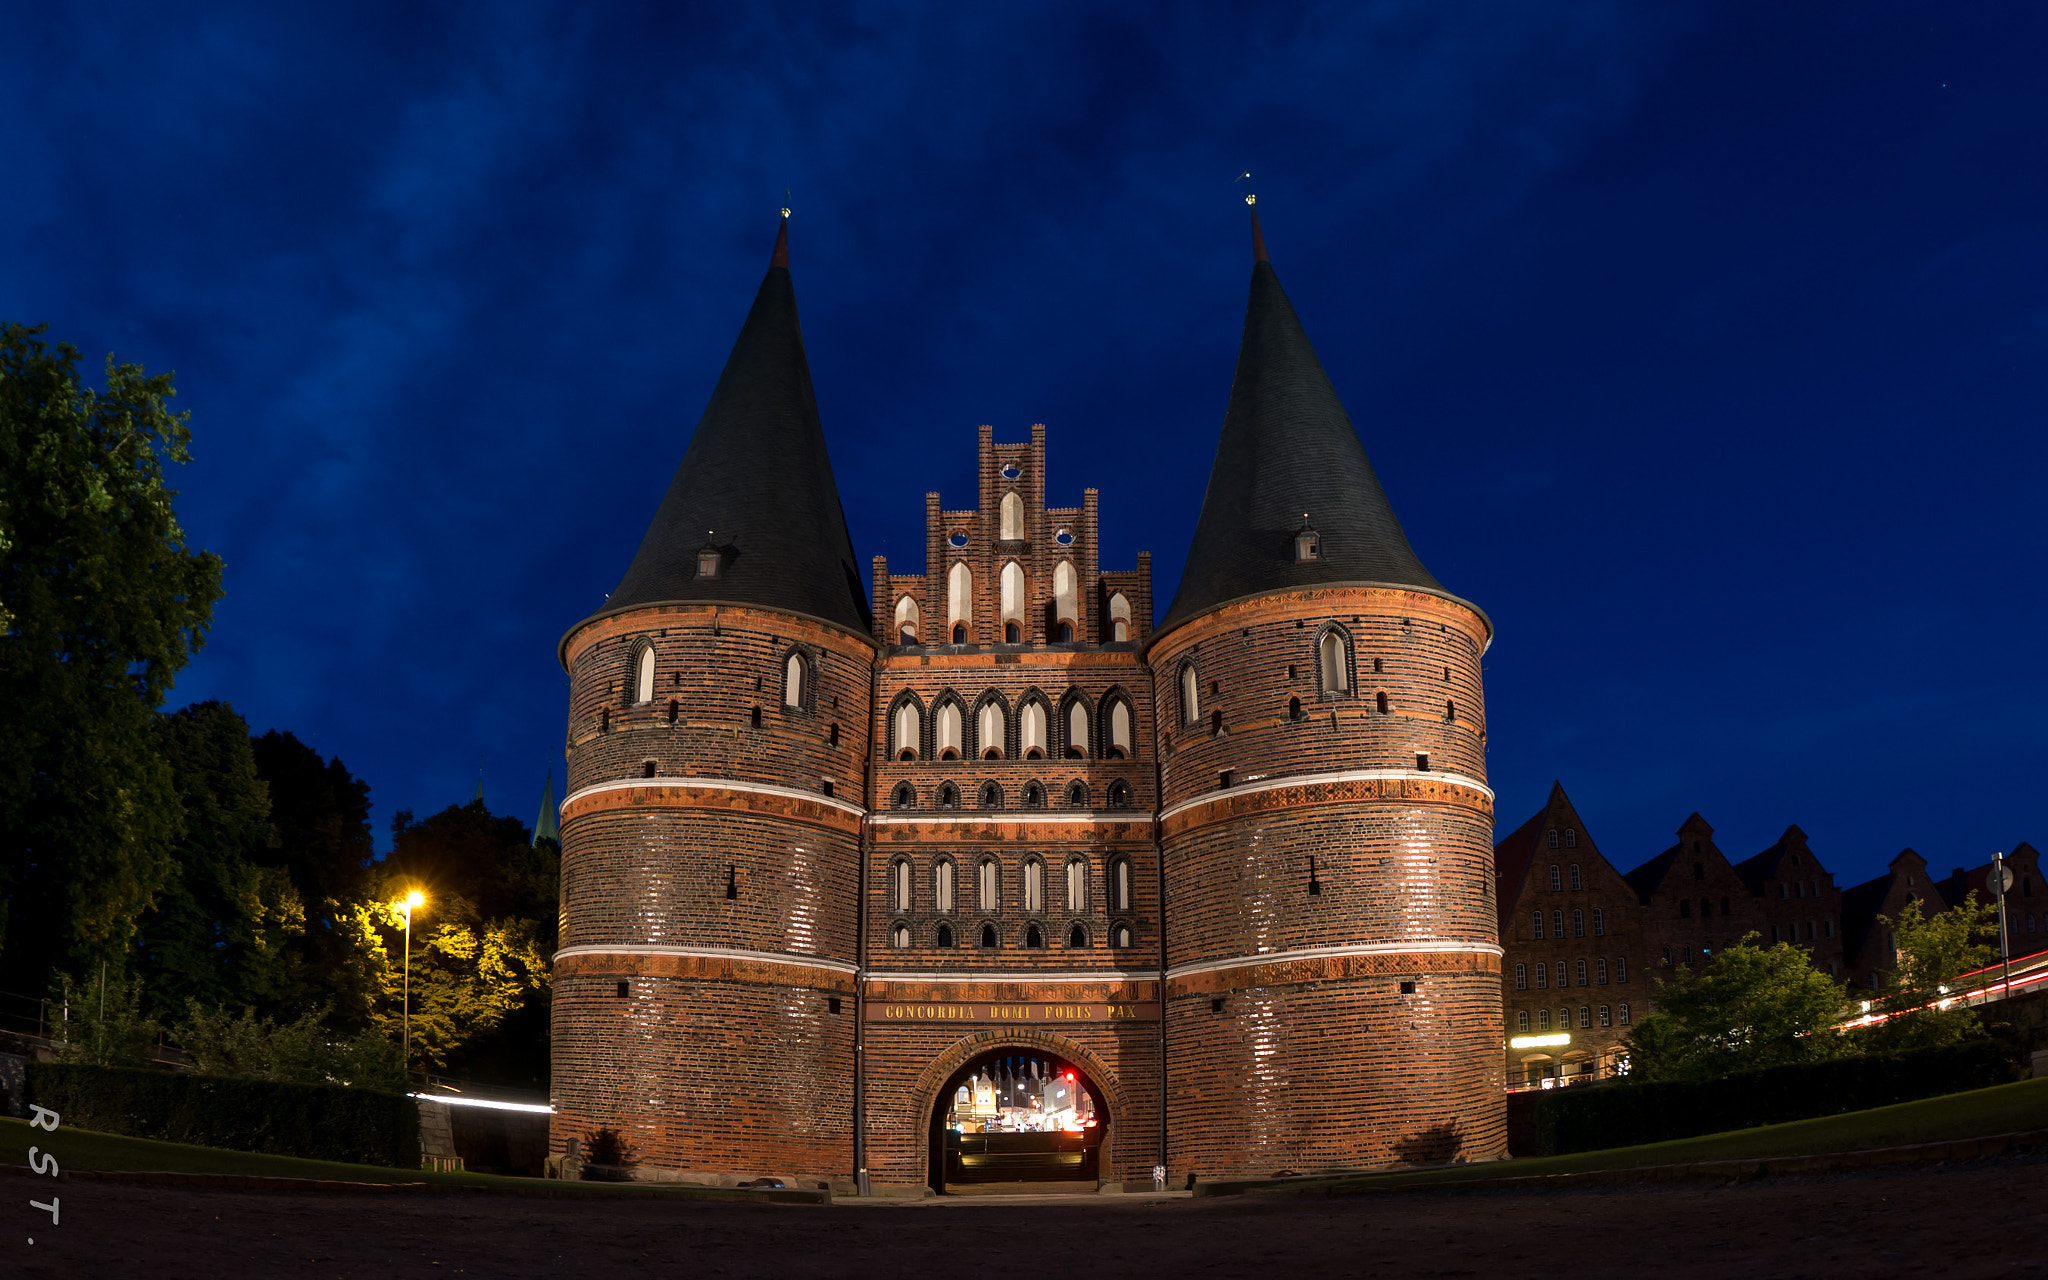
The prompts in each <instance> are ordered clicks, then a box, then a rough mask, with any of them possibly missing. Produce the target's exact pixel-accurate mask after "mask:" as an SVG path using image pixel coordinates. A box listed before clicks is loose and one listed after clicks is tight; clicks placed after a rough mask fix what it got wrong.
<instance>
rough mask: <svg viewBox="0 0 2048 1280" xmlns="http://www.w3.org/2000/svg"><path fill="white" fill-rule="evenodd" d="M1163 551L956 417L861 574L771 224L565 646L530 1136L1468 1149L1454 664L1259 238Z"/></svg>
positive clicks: (724, 1151)
mask: <svg viewBox="0 0 2048 1280" xmlns="http://www.w3.org/2000/svg"><path fill="white" fill-rule="evenodd" d="M1253 237H1254V250H1255V252H1254V259H1255V260H1254V266H1253V271H1252V279H1251V290H1250V299H1249V302H1248V305H1247V310H1246V317H1245V327H1244V336H1243V342H1242V346H1241V349H1240V353H1239V358H1238V364H1237V369H1236V374H1235V377H1234V380H1233V384H1232V388H1231V394H1230V400H1229V403H1228V406H1227V408H1226V411H1225V415H1224V424H1223V430H1222V435H1221V440H1220V442H1219V445H1218V449H1217V456H1216V461H1215V465H1214V469H1213V471H1212V473H1211V476H1210V480H1209V486H1208V491H1207V493H1206V495H1205V497H1204V500H1203V505H1202V509H1201V514H1200V517H1199V519H1198V522H1197V526H1196V531H1195V537H1194V542H1193V546H1192V549H1191V551H1190V553H1189V557H1188V563H1187V567H1186V570H1185V572H1184V574H1183V576H1182V580H1181V582H1180V585H1179V588H1178V591H1177V593H1176V595H1175V596H1174V598H1173V601H1172V603H1171V605H1170V606H1169V607H1168V608H1167V609H1166V611H1165V614H1164V616H1163V619H1162V621H1161V622H1160V624H1159V626H1158V627H1157V629H1156V630H1155V629H1154V627H1153V625H1152V618H1153V598H1152V584H1151V573H1150V564H1149V558H1148V557H1147V556H1145V555H1142V554H1141V555H1140V556H1139V558H1138V563H1137V565H1136V566H1135V568H1134V569H1130V570H1111V569H1105V568H1104V567H1103V566H1102V565H1101V563H1100V561H1099V558H1098V554H1097V545H1098V531H1099V523H1098V522H1099V518H1100V513H1099V510H1098V504H1097V496H1096V492H1095V491H1094V490H1092V489H1091V490H1088V491H1086V493H1085V496H1084V499H1083V503H1082V505H1081V507H1079V508H1076V509H1057V508H1050V507H1048V506H1047V505H1046V492H1047V486H1046V476H1045V436H1044V429H1043V428H1042V427H1034V428H1033V429H1032V433H1031V439H1030V441H1029V442H1028V443H1020V444H1003V443H999V442H997V441H996V440H995V439H994V435H993V432H992V431H991V430H990V429H989V428H987V427H983V428H982V429H981V434H980V441H979V446H980V453H979V493H978V494H977V501H976V504H975V505H974V506H973V507H971V508H967V509H958V510H948V509H946V508H944V507H943V506H942V505H941V504H940V501H939V496H938V495H937V494H929V495H927V497H926V505H925V526H926V530H925V532H926V539H925V563H924V565H923V572H922V573H919V574H909V575H905V574H892V573H891V572H890V571H889V566H888V565H887V564H886V563H885V562H884V561H882V560H880V559H879V558H878V559H876V560H874V561H873V562H872V563H871V565H870V569H869V573H868V575H867V578H866V581H865V583H864V582H863V580H862V577H861V575H860V574H859V573H858V571H857V569H856V567H855V565H856V560H855V557H854V552H853V548H852V544H851V539H850V538H849V536H848V534H847V530H846V523H845V519H844V516H843V514H842V511H841V507H840V502H839V497H838V492H837V489H836V486H835V484H834V481H833V477H832V470H831V464H830V462H829V460H828V458H827V456H826V449H825V443H824V436H823V433H822V429H821V427H820V425H819V420H818V413H817V407H816V403H815V399H814V397H813V395H812V391H811V384H810V375H809V370H808V365H807V362H806V358H805V355H804V348H803V340H802V335H801V331H800V329H799V327H798V322H797V313H796V304H795V294H794V290H793V287H792V284H791V279H790V274H789V271H788V253H787V227H786V225H785V226H784V227H782V228H781V229H779V231H778V235H777V240H776V246H775V252H774V255H773V258H772V259H771V265H770V268H769V271H768V275H767V278H766V279H765V280H764V281H763V283H762V285H761V289H760V291H759V293H758V294H757V296H756V298H755V300H754V304H753V308H752V310H751V311H750V313H749V314H748V316H747V319H746V321H745V323H744V325H743V326H742V328H741V331H740V334H739V337H738V340H737V341H736V342H735V344H734V347H733V351H732V355H731V357H730V358H729V360H728V362H727V364H726V367H725V370H724V372H723V373H722V374H721V375H720V378H719V381H718V384H717V387H716V388H715V390H714V391H713V393H712V396H711V400H710V403H709V405H708V406H707V407H706V409H705V411H704V415H703V417H702V419H701V420H700V422H699V424H698V427H697V431H696V434H695V436H694V437H693V438H692V439H691V441H690V444H689V447H688V450H687V452H686V453H685V454H684V457H683V459H682V463H681V465H680V467H679V468H678V470H677V472H676V476H675V479H674V481H673V483H672V484H671V486H670V488H669V491H668V493H667V494H666V496H665V497H664V498H663V500H662V503H661V505H660V507H659V509H658V510H657V511H656V513H655V515H654V519H653V521H652V523H651V525H650V527H649V529H648V532H647V535H646V537H645V539H644V540H643V542H642V544H641V547H640V549H639V551H638V553H637V554H636V555H635V557H634V559H633V561H632V563H631V565H630V567H629V568H628V569H627V571H626V573H625V576H624V577H623V578H622V580H621V581H620V583H619V585H618V588H617V589H616V590H615V591H614V592H613V593H612V594H611V596H610V597H609V598H608V599H607V602H606V604H605V607H604V608H603V609H602V610H600V611H599V612H598V613H597V614H595V615H593V616H591V617H589V618H586V619H584V620H583V621H581V622H579V623H577V624H576V625H575V626H574V627H572V628H571V629H570V630H569V632H568V633H567V635H565V636H564V638H563V640H562V642H561V646H560V657H561V660H562V662H563V665H564V667H565V668H566V669H567V671H568V672H569V675H570V684H571V694H570V709H569V731H568V748H567V749H568V761H569V784H568V793H567V797H566V799H565V800H564V801H563V803H562V806H561V841H562V850H563V852H562V915H563V922H562V938H563V947H562V950H561V951H560V953H559V954H558V957H557V967H556V991H555V1003H554V1036H553V1042H554V1092H555V1099H554V1100H555V1108H556V1114H555V1120H554V1134H553V1143H554V1147H555V1150H556V1151H557V1152H566V1151H567V1149H568V1145H569V1143H570V1141H571V1140H572V1139H577V1138H580V1137H581V1136H583V1135H585V1134H587V1133H588V1132H589V1131H591V1130H593V1129H595V1128H597V1127H601V1126H606V1127H613V1128H616V1129H618V1130H620V1131H621V1132H623V1133H624V1134H625V1135H626V1136H627V1137H628V1139H629V1140H630V1141H631V1142H632V1143H633V1144H634V1145H635V1146H636V1147H637V1148H638V1150H639V1153H640V1158H641V1160H642V1162H643V1170H644V1171H645V1172H646V1174H647V1175H648V1176H660V1177H680V1178H686V1179H691V1180H704V1181H733V1180H737V1179H741V1178H747V1177H754V1176H760V1175H771V1176H778V1177H782V1178H785V1179H801V1180H803V1181H806V1182H811V1181H815V1182H821V1183H829V1184H833V1185H836V1186H839V1187H842V1188H844V1187H850V1186H853V1185H857V1182H858V1179H857V1175H859V1174H865V1175H866V1178H867V1179H868V1180H869V1181H870V1182H871V1184H872V1185H873V1186H874V1187H875V1188H876V1189H878V1190H894V1191H915V1190H917V1189H919V1188H923V1187H934V1188H939V1189H944V1188H946V1187H948V1186H960V1185H965V1184H970V1183H973V1182H977V1181H1003V1180H1009V1179H1014V1178H1028V1179H1041V1178H1043V1179H1058V1180H1066V1181H1069V1182H1071V1183H1076V1184H1082V1183H1085V1182H1087V1181H1090V1180H1093V1181H1099V1182H1103V1183H1112V1184H1114V1183H1139V1184H1143V1185H1150V1181H1151V1176H1152V1169H1153V1166H1154V1165H1155V1164H1164V1165H1166V1166H1167V1167H1168V1170H1169V1176H1170V1177H1171V1178H1172V1179H1173V1180H1174V1181H1175V1182H1176V1184H1178V1183H1179V1182H1180V1181H1181V1180H1183V1179H1184V1177H1185V1176H1187V1175H1191V1174H1194V1175H1199V1176H1200V1177H1202V1178H1205V1179H1206V1178H1216V1177H1231V1176H1246V1175H1261V1176H1262V1175H1270V1174H1273V1173H1275V1172H1279V1171H1282V1170H1292V1171H1296V1172H1308V1171H1312V1170H1322V1169H1337V1168H1361V1167H1371V1166H1377V1165H1384V1164H1389V1163H1396V1162H1401V1161H1415V1160H1436V1159H1443V1158H1446V1157H1448V1156H1451V1155H1453V1154H1456V1155H1460V1156H1462V1157H1465V1158H1480V1159H1483V1158H1491V1157H1494V1156H1498V1155H1499V1154H1501V1153H1502V1151H1503V1149H1504V1127H1503V1105H1502V1098H1501V1084H1502V1078H1501V1070H1502V1066H1501V1058H1500V1052H1501V1009H1502V1005H1501V972H1500V954H1501V953H1500V947H1499V945H1498V941H1497V922H1496V913H1495V904H1494V885H1493V877H1492V874H1491V868H1492V849H1491V844H1492V821H1493V814H1492V803H1493V796H1492V793H1491V791H1489V790H1488V789H1487V787H1486V785H1485V777H1486V765H1485V745H1484V744H1485V707H1484V699H1483V694H1482V690H1481V684H1480V665H1479V663H1480V655H1481V654H1482V653H1483V652H1484V651H1485V649H1486V647H1487V645H1488V644H1489V643H1490V641H1491V638H1492V626H1491V623H1490V622H1489V621H1488V620H1487V618H1486V616H1485V615H1484V614H1483V613H1482V612H1480V610H1479V609H1478V608H1476V607H1475V606H1473V605H1471V604H1469V603H1467V602H1465V601H1463V600H1460V599H1459V598H1457V597H1456V596H1453V595H1451V594H1449V593H1448V592H1447V591H1446V590H1445V589H1444V588H1443V587H1442V586H1441V585H1439V584H1438V583H1437V582H1436V580H1435V579H1434V578H1433V577H1431V576H1430V574H1429V573H1428V571H1427V570H1426V569H1424V568H1423V566H1422V564H1421V562H1420V560H1419V559H1417V557H1416V555H1415V553H1414V552H1413V550H1411V549H1410V547H1409V545H1408V542H1407V540H1406V537H1405V536H1404V535H1403V533H1402V531H1401V527H1400V524H1399V522H1398V520H1397V519H1396V518H1395V516H1394V513H1393V510H1392V508H1391V506H1390V505H1389V504H1388V502H1387V499H1386V497H1385V495H1384V493H1383V492H1382V491H1381V489H1380V485H1379V482H1378V480H1377V478H1376V477H1375V475H1374V473H1373V470H1372V466H1371V463H1370V462H1369V461H1368V460H1367V458H1366V455H1365V452H1364V450H1363V448H1362V446H1361V445H1360V443H1359V439H1358V435H1357V432H1356V431H1355V429H1354V428H1353V427H1352V425H1351V422H1350V419H1349V418H1348V416H1347V415H1346V414H1345V411H1344V409H1343V406H1342V405H1341V404H1340V403H1339V401H1338V399H1337V396H1336V394H1335V391H1334V390H1333V389H1332V387H1331V386H1330V384H1329V381H1328V379H1327V377H1326V376H1325V375H1324V373H1323V370H1322V367H1321V364H1320V362H1319V361H1318V360H1317V358H1316V356H1315V353H1314V350H1313V349H1312V347H1311V346H1310V344H1309V341H1308V338H1307V336H1306V334H1305V333H1304V332H1303V330H1302V328H1301V325H1300V322H1299V320H1298V319H1297V318H1296V316H1295V313H1294V311H1293V308H1292V306H1291V305H1290V304H1289V302H1288V300H1287V297H1286V295H1285V293H1284V292H1283V291H1282V290H1281V287H1280V284H1279V280H1278V278H1277V276H1276V275H1275V274H1274V271H1273V268H1272V266H1271V265H1270V263H1269V262H1268V261H1267V259H1266V254H1265V251H1264V247H1263V244H1262V242H1260V240H1259V238H1258V228H1257V223H1256V220H1254V223H1253Z"/></svg>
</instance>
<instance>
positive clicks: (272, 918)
mask: <svg viewBox="0 0 2048 1280" xmlns="http://www.w3.org/2000/svg"><path fill="white" fill-rule="evenodd" d="M155 738H156V744H157V748H158V751H159V752H160V754H161V755H162V757H163V759H164V760H165V762H166V763H167V764H168V765H169V767H170V772H171V784H172V789H173V791H174V792H175V793H176V795H177V798H178V806H179V814H178V819H179V820H178V823H177V829H178V835H177V838H176V839H175V840H174V842H173V844H172V850H171V868H172V869H171V874H170V876H169V878H168V880H167V881H166V882H165V884H164V885H163V887H162V888H161V889H159V890H158V891H157V894H156V895H155V900H154V902H153V904H152V905H151V907H150V909H149V910H148V911H146V912H145V913H144V914H143V917H142V920H141V922H140V924H139V926H138V930H137V938H136V950H137V965H138V970H139V972H140V974H141V975H142V976H143V978H144V980H145V984H146V989H147V992H148V1000H149V1006H150V1008H151V1009H152V1011H154V1012H155V1013H156V1014H158V1015H159V1016H161V1017H165V1018H170V1017H175V1016H176V1015H177V1014H178V1012H179V1011H180V1010H182V1009H184V1008H185V1006H186V1005H187V1004H188V1003H189V1002H192V1001H198V1002H200V1003H204V1004H209V1005H219V1004H233V1005H259V1006H261V1007H263V1008H264V1009H266V1010H269V1011H272V1012H276V1011H280V1010H283V1009H286V1008H304V1007H305V1004H306V1001H305V996H306V992H305V990H304V989H303V988H304V987H305V985H306V983H305V978H306V975H307V972H308V967H307V966H306V965H305V964H304V962H303V959H302V957H300V956H299V955H297V954H295V952H294V950H293V944H294V942H295V941H296V940H297V939H298V938H299V937H300V936H301V935H303V934H304V933H305V929H306V911H305V907H304V905H303V903H302V902H301V901H300V898H299V894H298V890H297V888H296V887H295V886H294V885H293V884H292V881H291V877H290V876H289V875H287V874H286V872H285V871H284V869H283V868H281V867H277V866H270V865H265V863H267V862H270V861H272V860H273V858H272V857H271V854H272V846H273V845H275V843H276V833H275V831H274V830H273V828H272V826H271V821H270V797H269V788H268V787H267V786H266V785H265V784H264V782H263V779H262V778H260V777H258V776H257V772H256V756H255V752H254V751H253V750H252V749H251V746H250V741H249V726H248V725H247V724H246V723H244V722H243V720H242V717H241V716H239V715H237V714H235V710H234V708H233V707H230V706H228V705H227V704H226V703H222V702H202V703H197V704H195V705H193V706H189V707H186V708H184V709H183V710H181V711H177V712H173V713H172V714H170V715H167V716H162V717H159V718H158V720H157V723H156V733H155Z"/></svg>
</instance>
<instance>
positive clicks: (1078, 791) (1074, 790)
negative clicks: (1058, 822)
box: [1067, 778, 1088, 809]
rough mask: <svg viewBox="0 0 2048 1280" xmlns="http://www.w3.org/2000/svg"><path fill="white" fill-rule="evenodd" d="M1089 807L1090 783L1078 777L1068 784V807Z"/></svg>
mask: <svg viewBox="0 0 2048 1280" xmlns="http://www.w3.org/2000/svg"><path fill="white" fill-rule="evenodd" d="M1087 807H1088V784H1087V783H1085V782H1083V781H1081V780H1080V779H1079V778H1076V779H1074V780H1073V781H1072V782H1069V783H1068V784H1067V808H1069V809H1086V808H1087Z"/></svg>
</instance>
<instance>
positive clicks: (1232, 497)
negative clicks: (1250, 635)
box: [1155, 217, 1448, 635]
mask: <svg viewBox="0 0 2048 1280" xmlns="http://www.w3.org/2000/svg"><path fill="white" fill-rule="evenodd" d="M1252 236H1253V246H1254V257H1255V259H1256V261H1254V263H1253V264H1252V286H1251V300H1250V302H1249V303H1248V304H1247V305H1246V307H1245V316H1244V340H1243V342H1242V344H1241V345H1240V346H1239V348H1238V353H1237V374H1236V377H1235V378H1234V379H1233V380H1232V382H1231V385H1230V406H1229V408H1228V409H1226V410H1225V411H1224V414H1223V437H1222V439H1221V440H1219V441H1218V442H1217V445H1216V463H1215V466H1214V467H1212V468H1211V469H1210V472H1209V490H1208V493H1207V494H1206V495H1205V496H1204V497H1203V499H1202V514H1201V518H1200V519H1199V520H1198V521H1197V522H1196V524H1195V539H1194V544H1193V545H1192V546H1191V547H1190V548H1189V550H1188V562H1187V568H1186V569H1185V570H1183V571H1182V573H1181V579H1180V590H1179V591H1178V592H1177V593H1176V594H1175V595H1174V598H1173V606H1172V607H1171V608H1169V609H1168V610H1167V611H1166V618H1165V620H1164V621H1162V622H1161V623H1160V625H1159V631H1158V633H1155V635H1156V634H1163V633H1164V632H1166V631H1168V630H1170V629H1171V628H1173V627H1175V626H1178V625H1179V624H1180V623H1183V622H1186V621H1188V620H1189V619H1191V618H1194V617H1197V616H1199V615H1201V614H1203V613H1206V612H1208V611H1209V610H1211V609H1213V608H1215V607H1216V606H1218V605H1221V604H1225V603H1227V602H1229V601H1231V600H1237V599H1241V598H1243V597H1245V596H1253V595H1263V594H1265V593H1267V592H1270V591H1285V590H1291V589H1297V588H1301V587H1307V586H1314V585H1316V584H1319V583H1334V582H1375V583H1390V584H1393V585H1397V586H1410V587H1420V588H1423V589H1424V590H1428V591H1432V592H1436V593H1438V594H1448V593H1447V592H1445V591H1444V589H1443V587H1442V586H1441V585H1440V584H1439V583H1438V582H1437V580H1436V579H1435V578H1433V577H1431V576H1430V573H1429V570H1427V569H1425V568H1423V567H1422V561H1421V560H1419V559H1417V558H1416V555H1415V552H1414V550H1413V549H1412V548H1411V547H1409V545H1408V538H1407V535H1405V534H1403V533H1402V532H1401V522H1400V521H1399V520H1398V519H1396V518H1395V516H1394V509H1393V507H1392V506H1390V505H1388V503H1387V495H1386V494H1385V493H1384V492H1383V491H1381V489H1380V482H1379V477H1378V476H1376V475H1374V474H1373V469H1372V462H1371V461H1370V460H1369V459H1367V458H1366V456H1365V446H1364V445H1362V444H1360V443H1359V441H1358V432H1357V430H1356V429H1355V428H1354V427H1353V426H1352V425H1351V418H1350V416H1349V415H1348V414H1346V413H1345V412H1344V406H1343V404H1342V403H1340V402H1339V401H1338V399H1337V392H1336V389H1335V388H1333V387H1331V385H1330V379H1329V376H1328V375H1327V374H1325V373H1324V372H1323V364H1322V361H1320V360H1318V359H1317V358H1316V353H1315V348H1314V347H1312V346H1310V345H1309V340H1308V335H1307V334H1306V333H1304V332H1303V331H1302V328H1301V320H1300V319H1299V318H1298V317H1297V316H1296V315H1295V314H1294V306H1293V304H1292V303H1290V302H1289V301H1288V300H1287V294H1286V291H1284V290H1283V289H1281V287H1280V277H1279V276H1277V275H1275V274H1274V272H1273V264H1272V263H1270V262H1268V261H1267V260H1266V253H1265V245H1264V243H1263V240H1262V239H1261V238H1260V237H1259V229H1258V220H1257V218H1256V217H1254V218H1253V220H1252ZM1304 515H1306V517H1307V521H1308V524H1309V525H1310V527H1312V528H1313V529H1314V530H1315V531H1316V533H1317V534H1318V535H1319V538H1320V543H1321V547H1320V550H1321V555H1320V557H1319V558H1318V559H1315V560H1309V561H1304V562H1297V561H1296V560H1295V559H1294V535H1295V533H1296V532H1297V531H1298V530H1300V529H1301V527H1302V520H1303V517H1304Z"/></svg>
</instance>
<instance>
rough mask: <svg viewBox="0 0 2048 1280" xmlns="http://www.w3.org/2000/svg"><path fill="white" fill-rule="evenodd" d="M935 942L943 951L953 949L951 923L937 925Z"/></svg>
mask: <svg viewBox="0 0 2048 1280" xmlns="http://www.w3.org/2000/svg"><path fill="white" fill-rule="evenodd" d="M937 942H938V945H939V948H940V949H941V950H944V951H951V950H952V949H953V926H952V925H950V924H942V925H940V926H939V932H938V937H937Z"/></svg>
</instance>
